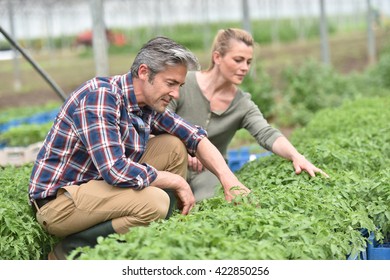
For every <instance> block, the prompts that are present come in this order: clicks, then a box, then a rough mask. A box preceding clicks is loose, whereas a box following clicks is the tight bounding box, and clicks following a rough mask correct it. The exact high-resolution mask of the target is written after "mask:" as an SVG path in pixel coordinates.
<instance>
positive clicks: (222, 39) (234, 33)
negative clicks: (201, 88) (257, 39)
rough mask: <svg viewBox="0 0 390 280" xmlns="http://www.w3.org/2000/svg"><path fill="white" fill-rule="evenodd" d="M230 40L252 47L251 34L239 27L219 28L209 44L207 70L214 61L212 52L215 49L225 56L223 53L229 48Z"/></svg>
mask: <svg viewBox="0 0 390 280" xmlns="http://www.w3.org/2000/svg"><path fill="white" fill-rule="evenodd" d="M231 40H236V41H239V42H243V43H245V44H246V45H247V46H249V47H253V45H254V40H253V37H252V35H251V34H250V33H249V32H247V31H245V30H243V29H239V28H228V29H220V30H219V31H218V32H217V35H216V36H215V38H214V42H213V44H212V46H211V64H210V66H209V68H208V69H207V71H209V70H211V69H213V68H214V65H215V63H214V60H213V53H214V52H215V51H217V52H219V54H220V55H221V56H225V54H226V53H227V52H228V51H229V49H230V41H231Z"/></svg>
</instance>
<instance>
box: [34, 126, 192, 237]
mask: <svg viewBox="0 0 390 280" xmlns="http://www.w3.org/2000/svg"><path fill="white" fill-rule="evenodd" d="M140 163H148V164H150V165H152V166H153V167H155V168H156V169H157V170H161V171H169V172H172V173H175V174H178V175H180V176H182V177H183V178H186V174H187V151H186V148H185V146H184V144H183V143H182V142H181V141H180V139H178V138H176V137H174V136H171V135H169V134H163V135H159V136H156V137H153V138H151V139H150V140H149V142H148V145H147V148H146V151H145V153H144V155H143V156H142V158H141V160H140ZM169 204H170V199H169V197H168V194H167V193H166V192H165V191H164V190H162V189H160V188H157V187H153V186H149V187H146V188H144V189H142V190H134V189H132V188H120V187H116V186H111V185H109V184H107V183H106V182H105V181H90V182H88V183H85V184H81V185H73V186H66V187H63V188H61V189H59V191H58V192H57V198H56V199H54V200H52V201H50V202H49V203H47V204H45V205H44V206H43V207H41V208H40V209H39V211H37V220H38V222H39V223H40V224H41V226H42V227H43V228H44V229H46V231H47V232H49V233H50V234H53V235H55V236H58V237H64V236H68V235H70V234H73V233H76V232H79V231H82V230H85V229H87V228H90V227H92V226H94V225H96V224H99V223H101V222H104V221H107V220H112V226H113V228H114V230H115V232H117V233H126V232H127V231H128V230H129V229H130V228H131V227H135V226H146V225H148V224H150V223H151V222H153V221H156V220H158V219H164V218H165V217H166V216H167V213H168V209H169Z"/></svg>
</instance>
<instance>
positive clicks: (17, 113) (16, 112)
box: [0, 102, 61, 124]
mask: <svg viewBox="0 0 390 280" xmlns="http://www.w3.org/2000/svg"><path fill="white" fill-rule="evenodd" d="M60 105H61V104H60V103H57V102H49V103H46V104H43V105H39V106H25V107H18V108H8V109H5V110H1V111H0V124H2V123H6V122H8V121H11V120H16V119H22V118H26V117H31V116H33V115H35V114H37V113H43V112H49V111H51V110H54V109H57V108H59V107H60Z"/></svg>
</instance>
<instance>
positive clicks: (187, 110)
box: [168, 71, 282, 157]
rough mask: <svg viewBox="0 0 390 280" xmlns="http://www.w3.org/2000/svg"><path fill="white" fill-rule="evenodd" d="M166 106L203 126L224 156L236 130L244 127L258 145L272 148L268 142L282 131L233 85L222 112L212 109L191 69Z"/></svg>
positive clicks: (248, 95) (246, 95) (246, 94)
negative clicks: (176, 96) (235, 91)
mask: <svg viewBox="0 0 390 280" xmlns="http://www.w3.org/2000/svg"><path fill="white" fill-rule="evenodd" d="M168 108H169V109H170V110H171V111H174V112H176V113H177V114H178V115H180V116H181V117H183V118H184V119H185V120H187V121H189V122H191V123H192V124H195V125H200V126H202V127H203V128H204V129H206V130H207V133H208V138H209V140H210V141H211V142H212V143H213V144H214V145H215V146H216V147H217V148H218V150H219V151H220V152H221V154H222V155H224V156H225V157H226V152H227V148H228V145H229V143H230V141H231V140H232V138H233V136H234V134H235V133H236V131H237V130H239V129H241V128H245V129H247V130H248V131H249V133H250V134H251V135H252V136H253V137H254V138H255V139H256V141H257V142H258V143H259V145H260V146H262V147H263V148H265V149H267V150H269V151H272V150H271V149H272V145H273V143H274V142H275V140H276V138H278V137H279V136H282V133H281V132H280V131H279V130H278V129H276V128H273V127H271V125H269V123H268V122H267V120H266V119H265V118H264V117H263V114H262V113H261V112H260V110H259V107H258V106H257V105H256V104H255V103H254V102H253V101H252V100H251V95H250V94H249V93H247V92H243V91H242V90H240V89H237V94H236V96H235V97H234V99H233V101H232V102H231V104H230V106H229V107H228V108H227V109H226V110H225V111H223V112H212V111H211V109H210V102H209V101H208V100H207V99H206V97H205V96H204V95H203V94H202V91H201V89H200V87H199V84H198V82H197V80H196V76H195V72H194V71H190V72H188V74H187V77H186V81H185V84H184V85H183V86H182V87H181V88H180V98H179V99H178V100H172V102H171V103H170V104H169V106H168Z"/></svg>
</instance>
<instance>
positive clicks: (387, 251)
mask: <svg viewBox="0 0 390 280" xmlns="http://www.w3.org/2000/svg"><path fill="white" fill-rule="evenodd" d="M367 259H368V260H390V243H383V244H380V243H379V242H378V241H376V240H375V235H374V233H373V232H372V233H371V234H370V236H369V238H368V244H367Z"/></svg>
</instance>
